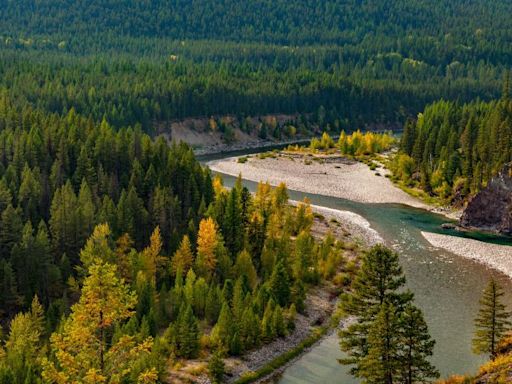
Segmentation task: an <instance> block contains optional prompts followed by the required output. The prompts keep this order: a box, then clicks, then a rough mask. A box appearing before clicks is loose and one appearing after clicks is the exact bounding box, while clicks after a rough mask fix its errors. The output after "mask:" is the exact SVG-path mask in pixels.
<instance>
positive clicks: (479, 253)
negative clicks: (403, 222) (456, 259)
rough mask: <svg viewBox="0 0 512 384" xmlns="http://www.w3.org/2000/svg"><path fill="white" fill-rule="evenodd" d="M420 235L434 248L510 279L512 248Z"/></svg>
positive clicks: (464, 239)
mask: <svg viewBox="0 0 512 384" xmlns="http://www.w3.org/2000/svg"><path fill="white" fill-rule="evenodd" d="M421 234H422V235H423V237H424V238H425V239H426V240H427V241H428V242H429V243H430V244H431V245H433V246H434V247H436V248H441V249H444V250H447V251H449V252H451V253H454V254H456V255H458V256H462V257H465V258H468V259H472V260H475V261H477V262H479V263H482V264H485V265H487V266H488V267H490V268H493V269H495V270H497V271H499V272H501V273H504V274H505V275H507V276H508V277H510V278H511V279H512V246H507V245H498V244H491V243H484V242H483V241H478V240H473V239H467V238H464V237H456V236H449V235H441V234H438V233H430V232H422V233H421Z"/></svg>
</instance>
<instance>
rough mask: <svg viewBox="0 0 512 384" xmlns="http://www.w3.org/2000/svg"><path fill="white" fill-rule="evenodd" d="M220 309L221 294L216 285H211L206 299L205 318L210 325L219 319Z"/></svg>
mask: <svg viewBox="0 0 512 384" xmlns="http://www.w3.org/2000/svg"><path fill="white" fill-rule="evenodd" d="M221 307H222V293H221V291H220V288H219V287H218V285H217V284H215V283H214V284H211V285H210V288H209V289H208V296H207V298H206V305H205V316H206V319H207V320H208V322H209V323H210V324H214V323H215V322H216V321H217V319H218V318H219V314H220V310H221Z"/></svg>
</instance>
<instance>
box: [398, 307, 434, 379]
mask: <svg viewBox="0 0 512 384" xmlns="http://www.w3.org/2000/svg"><path fill="white" fill-rule="evenodd" d="M399 321H400V331H399V334H400V354H399V362H400V371H401V374H400V376H401V382H403V383H404V384H414V383H423V382H426V381H428V380H429V379H431V378H437V377H439V372H438V371H437V369H436V368H435V367H434V366H432V364H431V363H430V362H429V361H428V360H427V359H428V358H429V357H431V356H432V355H433V353H434V345H435V341H434V340H432V339H431V337H430V335H429V333H428V328H427V323H425V320H424V319H423V314H422V313H421V310H419V309H418V308H416V307H415V306H413V305H411V304H408V305H407V306H406V307H405V309H404V310H403V312H402V313H401V314H400V319H399Z"/></svg>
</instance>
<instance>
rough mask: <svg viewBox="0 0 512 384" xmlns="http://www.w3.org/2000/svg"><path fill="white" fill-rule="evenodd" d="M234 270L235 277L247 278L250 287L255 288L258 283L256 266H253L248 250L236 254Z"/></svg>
mask: <svg viewBox="0 0 512 384" xmlns="http://www.w3.org/2000/svg"><path fill="white" fill-rule="evenodd" d="M234 270H235V273H236V275H237V277H239V278H245V279H247V282H248V283H249V285H250V287H251V289H254V288H256V285H257V284H258V273H257V272H256V268H254V264H253V263H252V259H251V255H250V254H249V252H247V251H245V250H243V251H242V252H240V253H239V254H238V256H237V258H236V263H235V268H234Z"/></svg>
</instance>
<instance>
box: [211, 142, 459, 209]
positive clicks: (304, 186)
mask: <svg viewBox="0 0 512 384" xmlns="http://www.w3.org/2000/svg"><path fill="white" fill-rule="evenodd" d="M242 159H243V160H241V161H240V160H239V158H238V157H231V158H226V159H221V160H214V161H210V162H209V163H208V166H209V167H210V168H211V169H212V170H213V171H217V172H221V173H225V174H228V175H232V176H238V175H239V174H240V173H241V174H242V175H243V177H244V179H248V180H251V181H255V182H259V181H268V182H269V183H270V184H271V185H274V186H276V185H278V184H279V183H281V182H284V183H285V184H286V185H287V186H288V188H290V189H292V190H296V191H300V192H306V193H313V194H318V195H326V196H332V197H338V198H343V199H348V200H352V201H357V202H361V203H396V204H405V205H409V206H412V207H416V208H422V209H425V210H429V211H432V212H435V213H439V214H442V215H444V216H446V217H448V218H450V219H457V218H458V216H459V214H460V213H459V212H452V211H449V210H447V209H442V208H439V207H434V206H431V205H428V204H426V203H424V202H423V201H421V200H419V199H417V198H415V197H413V196H411V195H409V194H407V193H406V192H404V191H402V190H401V189H400V188H398V187H396V186H395V185H394V184H393V183H392V182H391V181H390V180H389V179H388V178H387V177H386V175H387V174H388V173H389V171H388V170H387V169H385V168H384V167H382V166H378V167H377V168H376V169H374V170H372V169H370V167H368V166H367V165H366V164H363V163H361V162H357V161H353V160H350V159H347V158H344V157H341V156H332V157H312V156H310V155H308V154H293V155H290V154H286V153H282V152H281V153H277V154H272V155H271V156H251V157H247V156H245V157H243V158H242Z"/></svg>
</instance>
